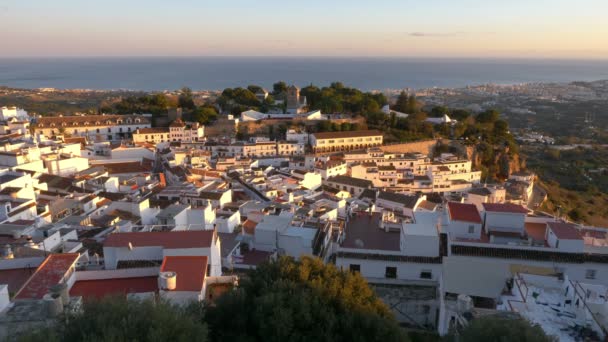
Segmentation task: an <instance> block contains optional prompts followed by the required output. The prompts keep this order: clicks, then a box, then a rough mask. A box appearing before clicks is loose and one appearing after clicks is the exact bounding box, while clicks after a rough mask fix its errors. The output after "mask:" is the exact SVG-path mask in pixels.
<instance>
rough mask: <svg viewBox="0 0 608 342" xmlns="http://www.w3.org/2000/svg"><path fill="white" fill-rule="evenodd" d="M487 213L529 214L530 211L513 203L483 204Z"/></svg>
mask: <svg viewBox="0 0 608 342" xmlns="http://www.w3.org/2000/svg"><path fill="white" fill-rule="evenodd" d="M483 208H484V209H485V211H490V212H497V213H514V214H527V213H528V209H526V208H524V207H522V206H521V205H517V204H513V203H483Z"/></svg>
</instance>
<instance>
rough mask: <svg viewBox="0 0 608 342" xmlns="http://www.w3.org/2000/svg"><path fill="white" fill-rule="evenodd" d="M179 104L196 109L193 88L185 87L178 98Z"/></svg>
mask: <svg viewBox="0 0 608 342" xmlns="http://www.w3.org/2000/svg"><path fill="white" fill-rule="evenodd" d="M177 103H178V106H180V107H182V108H184V109H194V107H195V105H194V96H193V95H192V90H191V89H190V88H188V87H183V88H182V89H181V90H180V94H179V97H178V100H177Z"/></svg>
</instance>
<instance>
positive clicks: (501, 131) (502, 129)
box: [494, 120, 509, 137]
mask: <svg viewBox="0 0 608 342" xmlns="http://www.w3.org/2000/svg"><path fill="white" fill-rule="evenodd" d="M508 131H509V124H508V123H507V122H506V121H505V120H496V121H494V135H495V136H497V137H504V136H505V135H506V134H507V132H508Z"/></svg>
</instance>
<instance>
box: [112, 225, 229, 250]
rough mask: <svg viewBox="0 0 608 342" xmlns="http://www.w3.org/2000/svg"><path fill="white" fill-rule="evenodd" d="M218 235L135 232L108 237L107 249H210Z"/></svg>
mask: <svg viewBox="0 0 608 342" xmlns="http://www.w3.org/2000/svg"><path fill="white" fill-rule="evenodd" d="M216 237H217V234H216V233H215V231H214V230H184V231H169V232H134V233H114V234H110V235H108V237H107V238H106V241H105V242H104V244H103V246H104V248H105V247H129V244H131V247H151V246H160V247H163V248H169V249H172V248H209V247H211V243H212V241H213V239H214V238H216Z"/></svg>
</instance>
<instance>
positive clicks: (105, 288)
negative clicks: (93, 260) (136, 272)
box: [70, 277, 158, 298]
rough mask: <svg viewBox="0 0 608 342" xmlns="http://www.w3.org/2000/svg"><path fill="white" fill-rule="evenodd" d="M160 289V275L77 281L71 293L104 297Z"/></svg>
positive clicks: (87, 296)
mask: <svg viewBox="0 0 608 342" xmlns="http://www.w3.org/2000/svg"><path fill="white" fill-rule="evenodd" d="M157 291H158V277H138V278H114V279H98V280H84V281H77V282H76V283H74V285H73V286H72V288H71V289H70V295H72V296H82V297H84V298H102V297H105V296H110V295H117V294H122V295H126V294H128V293H145V292H157Z"/></svg>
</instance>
